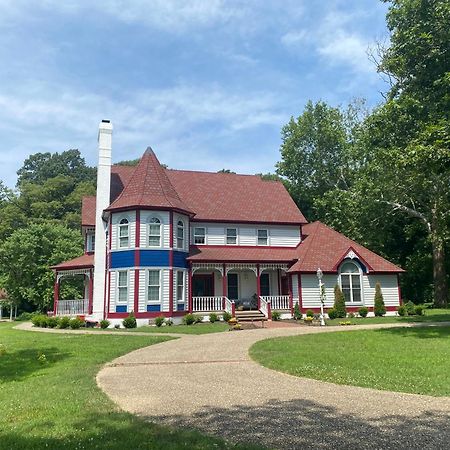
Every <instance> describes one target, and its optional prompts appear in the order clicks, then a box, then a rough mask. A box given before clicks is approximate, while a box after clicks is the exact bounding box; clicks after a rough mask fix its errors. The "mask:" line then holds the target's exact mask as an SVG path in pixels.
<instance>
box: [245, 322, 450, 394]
mask: <svg viewBox="0 0 450 450" xmlns="http://www.w3.org/2000/svg"><path fill="white" fill-rule="evenodd" d="M250 355H251V357H252V358H253V359H255V360H256V361H258V362H259V363H260V364H262V365H263V366H266V367H269V368H270V369H275V370H278V371H281V372H286V373H289V374H291V375H296V376H299V377H307V378H314V379H316V380H323V381H329V382H332V383H337V384H348V385H354V386H363V387H370V388H374V389H381V390H389V391H397V392H409V393H413V394H428V395H433V396H450V377H449V373H450V327H429V328H423V327H417V328H391V329H380V330H370V331H366V330H361V331H352V332H350V333H348V332H334V333H324V334H311V335H304V336H295V337H287V338H276V339H267V340H264V341H260V342H257V343H256V344H254V345H253V347H251V349H250Z"/></svg>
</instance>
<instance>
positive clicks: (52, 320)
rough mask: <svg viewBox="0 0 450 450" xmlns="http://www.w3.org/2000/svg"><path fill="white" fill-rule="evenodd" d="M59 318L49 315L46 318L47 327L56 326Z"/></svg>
mask: <svg viewBox="0 0 450 450" xmlns="http://www.w3.org/2000/svg"><path fill="white" fill-rule="evenodd" d="M58 323H59V319H58V318H57V317H49V318H48V319H47V326H48V327H49V328H56V327H57V326H58Z"/></svg>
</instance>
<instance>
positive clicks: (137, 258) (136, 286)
mask: <svg viewBox="0 0 450 450" xmlns="http://www.w3.org/2000/svg"><path fill="white" fill-rule="evenodd" d="M134 239H135V244H134V246H135V247H136V250H135V251H134V266H135V267H139V266H140V262H141V261H140V259H141V252H140V251H139V246H140V243H141V212H140V211H136V231H135V238H134ZM133 309H134V312H135V313H136V312H137V311H139V269H135V270H134V308H133Z"/></svg>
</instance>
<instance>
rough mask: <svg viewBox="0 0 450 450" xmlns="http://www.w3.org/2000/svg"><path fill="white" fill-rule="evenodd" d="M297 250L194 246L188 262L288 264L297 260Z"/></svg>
mask: <svg viewBox="0 0 450 450" xmlns="http://www.w3.org/2000/svg"><path fill="white" fill-rule="evenodd" d="M297 253H298V250H297V249H296V248H270V247H231V246H223V247H210V246H207V247H203V246H198V247H197V246H192V247H191V250H190V254H189V256H188V258H187V259H188V260H189V261H192V262H199V261H202V262H206V261H211V262H263V261H265V262H286V263H292V262H293V261H294V260H296V259H297V257H298V256H297Z"/></svg>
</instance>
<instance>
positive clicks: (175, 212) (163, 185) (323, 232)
mask: <svg viewBox="0 0 450 450" xmlns="http://www.w3.org/2000/svg"><path fill="white" fill-rule="evenodd" d="M111 137H112V125H111V124H110V123H109V121H103V122H102V123H101V124H100V129H99V165H98V179H97V195H96V197H86V198H84V199H83V204H82V233H83V236H84V240H85V254H84V255H83V256H81V257H79V258H75V259H74V260H71V261H67V262H64V263H61V264H59V265H57V266H55V267H54V270H55V272H56V283H55V306H54V309H55V312H56V314H70V315H74V314H83V315H86V316H91V317H92V318H94V319H96V320H98V319H102V318H108V319H109V320H111V321H112V322H114V321H117V322H118V321H119V320H121V319H122V318H124V317H126V316H127V315H128V314H129V313H130V312H131V311H134V313H135V315H136V318H137V319H138V321H139V322H140V323H147V322H148V319H149V318H154V317H156V316H159V315H164V316H166V317H171V318H174V319H176V318H177V317H181V316H183V315H185V314H186V313H187V312H194V313H203V314H205V315H206V314H208V313H210V312H223V311H228V312H230V313H231V314H233V315H234V314H236V313H237V314H239V311H242V310H245V311H249V310H250V311H255V313H256V314H259V315H262V316H265V317H267V318H270V316H271V311H273V310H279V311H280V312H281V313H282V315H283V316H284V317H291V315H292V312H293V308H294V305H295V304H296V303H298V305H299V307H300V308H301V310H302V311H303V312H304V311H306V310H307V309H312V310H313V311H319V308H320V305H321V297H320V289H319V282H318V279H317V276H316V272H317V270H318V269H319V268H320V269H321V271H322V272H323V274H324V275H323V279H322V281H323V283H324V285H325V288H326V294H327V297H326V301H325V308H329V307H331V306H332V305H333V288H334V286H335V285H336V284H339V285H340V286H341V288H342V290H343V292H344V295H345V298H346V301H347V307H348V309H349V310H350V311H352V310H353V311H356V310H357V309H358V308H359V307H360V306H363V305H365V306H367V307H369V309H373V300H374V292H375V284H376V282H380V284H381V287H382V291H383V295H384V299H385V303H386V306H387V310H388V311H394V310H395V309H396V307H398V305H399V304H400V302H401V295H400V289H399V284H398V274H399V273H400V272H402V269H400V268H399V267H397V266H395V265H394V264H392V263H390V262H388V261H386V260H385V259H383V258H382V257H380V256H378V255H376V254H375V253H373V252H371V251H370V250H368V249H366V248H365V247H363V246H361V245H359V244H357V243H356V242H354V241H351V240H350V239H348V238H346V237H345V236H343V235H342V234H340V233H338V232H336V231H334V230H332V229H331V228H329V227H327V226H326V225H324V224H322V223H320V222H314V223H307V220H306V219H305V217H304V216H303V214H302V213H301V212H300V210H299V209H298V208H297V206H296V204H295V203H294V201H293V200H292V198H291V197H290V195H289V194H288V192H287V191H286V189H285V188H284V186H283V184H282V183H280V182H278V181H267V180H263V179H262V178H261V177H259V176H256V175H237V174H231V173H210V172H196V171H187V170H171V169H166V168H164V167H163V166H162V165H161V164H160V163H159V161H158V159H157V157H156V155H155V154H154V152H153V150H151V149H150V148H149V149H147V150H146V152H145V153H144V155H143V156H142V158H141V160H140V162H139V163H138V165H137V166H135V167H130V166H112V165H111ZM80 274H81V275H84V276H85V279H86V283H85V286H86V289H85V296H84V297H85V298H84V299H82V300H60V299H59V283H60V281H61V279H62V278H63V277H64V276H67V275H80Z"/></svg>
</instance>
